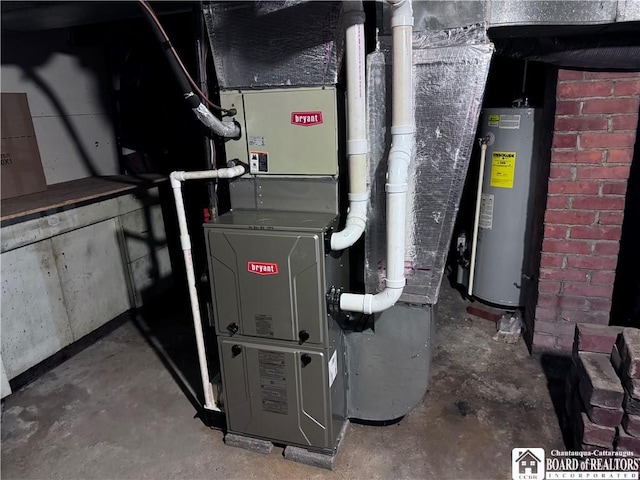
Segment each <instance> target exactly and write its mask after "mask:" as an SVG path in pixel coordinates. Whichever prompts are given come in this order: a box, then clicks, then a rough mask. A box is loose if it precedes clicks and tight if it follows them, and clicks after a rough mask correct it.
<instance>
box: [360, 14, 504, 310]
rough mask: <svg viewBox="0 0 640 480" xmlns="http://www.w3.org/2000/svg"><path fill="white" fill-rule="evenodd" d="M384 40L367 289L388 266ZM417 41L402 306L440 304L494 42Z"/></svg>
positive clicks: (375, 82) (375, 75)
mask: <svg viewBox="0 0 640 480" xmlns="http://www.w3.org/2000/svg"><path fill="white" fill-rule="evenodd" d="M443 39H445V40H444V41H443ZM446 39H448V40H446ZM382 43H383V45H384V46H383V47H382V49H381V51H378V52H374V53H372V54H370V55H369V56H368V58H367V60H368V65H367V82H368V92H367V103H368V109H369V125H368V130H369V140H370V158H369V178H368V182H369V184H370V188H371V198H370V205H369V210H368V222H367V230H366V241H365V282H366V287H367V291H369V292H374V291H377V290H381V289H382V288H383V287H384V283H383V280H384V276H385V269H386V265H385V260H386V240H385V238H386V236H385V235H386V222H385V216H386V214H385V175H386V171H387V155H388V149H389V143H390V134H389V131H388V130H389V126H390V125H391V120H390V112H391V109H390V106H391V53H390V48H389V42H388V41H387V40H386V39H385V41H384V42H382ZM414 44H415V45H414V50H413V64H414V68H413V82H414V106H415V107H414V108H415V120H416V145H415V158H414V161H413V162H412V164H411V166H410V169H409V195H408V197H409V198H408V202H407V223H406V227H407V228H406V251H405V252H406V253H405V276H406V277H407V285H406V287H405V290H404V294H403V296H402V297H401V301H404V302H408V303H420V304H425V303H431V304H433V303H436V302H437V300H438V294H439V291H440V282H441V280H442V276H443V273H444V267H445V262H446V258H447V253H448V251H449V245H450V241H451V235H452V233H453V227H454V223H455V218H456V214H457V211H458V208H459V204H460V197H461V194H462V189H463V186H464V181H465V178H466V175H467V168H468V166H469V158H470V155H471V150H472V147H473V142H474V141H475V136H476V128H477V123H478V117H479V114H480V107H481V105H482V97H483V94H484V89H485V83H486V80H487V75H488V72H489V64H490V61H491V56H492V53H493V45H492V44H491V43H489V41H488V39H487V36H486V32H485V31H484V27H483V26H474V27H466V28H463V29H456V31H452V32H441V33H435V34H433V35H428V36H425V35H419V34H418V35H415V36H414ZM416 47H418V48H416ZM387 107H389V108H387Z"/></svg>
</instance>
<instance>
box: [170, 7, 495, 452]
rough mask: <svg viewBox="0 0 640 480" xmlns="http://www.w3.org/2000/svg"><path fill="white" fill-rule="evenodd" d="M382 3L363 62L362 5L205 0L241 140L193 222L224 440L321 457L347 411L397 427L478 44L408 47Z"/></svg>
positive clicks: (482, 53) (462, 143)
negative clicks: (226, 173) (381, 19)
mask: <svg viewBox="0 0 640 480" xmlns="http://www.w3.org/2000/svg"><path fill="white" fill-rule="evenodd" d="M389 11H390V12H391V16H392V18H391V19H390V20H391V21H390V23H389V24H390V25H391V29H392V35H391V37H392V38H390V37H387V38H381V39H380V42H379V46H380V48H378V49H376V50H375V51H373V52H371V53H369V55H365V41H364V40H365V39H364V29H363V25H364V21H365V19H364V12H363V11H362V4H361V2H338V1H330V2H304V1H303V2H209V3H205V4H204V16H205V20H206V25H207V31H208V35H209V40H210V44H211V49H212V53H213V59H214V63H215V71H216V76H217V79H218V84H219V86H220V101H221V106H222V107H223V108H224V109H226V111H227V112H233V113H231V114H230V115H231V116H230V117H229V116H227V118H225V119H224V121H225V122H227V124H229V123H230V122H235V125H237V126H239V130H240V132H241V135H238V136H237V138H231V139H227V140H226V141H225V156H226V157H225V160H226V161H227V162H228V163H235V164H236V165H237V164H238V163H239V164H241V165H242V166H243V168H244V174H242V176H240V177H238V178H234V179H233V180H231V181H230V182H229V193H230V200H231V207H232V210H231V211H230V212H229V213H226V214H224V215H222V216H220V217H218V218H215V219H213V220H211V221H209V222H207V223H206V224H205V225H204V233H205V239H206V245H207V256H208V268H209V278H210V280H211V296H212V311H213V317H214V324H215V331H216V337H217V339H216V343H217V348H218V357H219V358H218V360H219V364H220V373H221V389H220V396H219V398H218V399H217V402H216V403H217V407H218V408H220V409H221V410H222V411H224V413H225V416H226V420H227V428H228V432H227V436H226V437H225V441H227V442H228V443H230V444H236V445H239V442H240V440H236V439H245V440H246V441H248V442H249V443H251V442H258V443H259V442H263V443H262V444H263V446H264V449H265V450H266V449H267V446H266V444H267V443H268V444H270V443H280V444H285V445H286V448H285V452H284V454H285V457H287V451H288V450H290V449H291V450H292V451H294V452H295V451H297V450H304V451H308V452H310V453H311V454H313V455H315V456H314V457H313V458H314V459H317V458H318V456H324V457H328V456H332V455H333V454H334V453H335V452H336V449H337V447H338V445H339V442H340V439H341V438H342V434H343V432H344V431H345V429H344V427H345V426H346V425H347V419H359V420H365V421H371V422H388V421H391V420H396V419H398V418H400V417H402V416H404V415H406V414H408V413H409V412H410V411H411V410H412V409H413V408H415V406H416V405H418V404H420V402H421V401H422V399H423V397H424V394H425V392H426V389H427V385H428V380H429V371H430V359H431V350H432V339H433V329H434V326H433V325H434V323H435V321H434V320H435V308H434V305H435V303H436V302H437V298H438V292H439V286H440V281H441V279H442V275H443V271H444V265H445V259H446V253H447V250H448V245H449V241H450V238H451V234H452V231H453V224H454V220H455V212H456V211H457V207H458V203H459V197H460V193H461V190H462V186H463V184H464V178H465V175H466V168H467V165H468V160H469V156H470V151H471V146H472V144H473V138H474V135H475V127H476V124H477V117H478V114H479V109H480V104H481V98H482V91H483V90H484V82H485V80H486V75H487V72H488V67H489V60H490V57H491V53H492V51H493V47H492V45H491V44H490V43H489V42H488V39H487V38H486V32H485V33H484V34H482V35H480V34H479V33H478V32H472V33H473V37H472V38H470V39H461V40H460V43H459V45H456V46H453V47H451V46H450V47H447V48H443V49H438V48H435V49H434V48H429V47H428V46H427V47H424V48H415V46H414V48H413V49H412V48H411V42H406V41H405V40H406V39H410V38H411V23H412V22H413V20H412V18H411V15H412V13H411V2H410V1H406V2H390V3H389V10H388V11H387V12H389ZM302 19H304V20H302ZM396 33H398V35H396ZM480 33H482V32H480ZM397 41H399V42H400V43H398V45H397V47H398V48H395V47H394V48H392V44H396V42H397ZM474 42H480V43H478V44H474ZM345 45H346V48H345ZM345 54H346V55H345ZM345 56H346V59H345V61H344V62H343V57H345ZM343 64H344V70H345V72H344V77H345V78H346V82H345V83H346V88H343V86H342V85H341V84H339V82H338V79H339V78H341V77H342V75H341V72H340V68H341V66H343ZM365 70H366V76H365ZM392 73H393V74H392ZM459 78H473V79H474V82H473V85H472V88H468V87H467V86H462V87H461V88H460V89H457V86H459V82H458V81H457V80H458V79H459ZM392 79H395V81H392ZM451 86H453V87H455V88H454V91H451V90H450V88H451ZM443 89H444V90H443ZM434 102H435V105H437V108H440V109H441V111H442V112H447V115H448V116H447V118H449V117H451V118H453V119H454V120H453V121H447V122H444V123H443V122H442V115H434V114H433V110H434ZM392 105H394V106H397V107H398V108H392ZM416 132H420V133H419V134H420V135H421V137H420V141H417V138H416ZM433 132H436V133H438V135H437V136H436V137H432V136H429V135H432V134H433ZM434 135H435V134H434ZM427 137H428V138H427ZM443 151H446V152H456V153H455V155H456V159H455V161H453V160H452V158H450V156H448V155H441V154H440V153H439V152H443ZM434 173H437V175H434ZM174 191H175V190H174ZM354 232H355V233H354ZM198 313H199V311H198V312H196V314H194V318H195V317H197V314H198ZM196 328H197V327H196ZM199 353H202V349H199ZM212 353H213V352H212V351H209V352H208V354H209V356H210V357H209V359H208V361H209V362H208V363H210V364H212V365H213V364H214V363H215V362H214V359H213V358H211V355H212ZM201 357H202V355H201V356H200V358H201ZM205 364H206V362H205ZM201 365H202V361H201ZM202 371H203V369H202V367H201V372H202ZM203 376H208V374H207V375H203ZM208 382H209V378H204V380H203V384H204V387H205V389H206V388H207V387H208V386H211V384H210V383H208ZM206 391H207V390H205V392H206ZM210 409H212V408H210ZM230 436H233V438H234V440H233V441H229V438H230ZM239 446H241V445H239ZM245 446H248V445H247V444H246V443H245ZM296 449H297V450H296ZM289 458H293V456H291V457H289ZM298 459H299V458H298ZM300 461H303V460H300ZM308 461H311V462H315V461H316V460H308ZM314 464H316V463H314Z"/></svg>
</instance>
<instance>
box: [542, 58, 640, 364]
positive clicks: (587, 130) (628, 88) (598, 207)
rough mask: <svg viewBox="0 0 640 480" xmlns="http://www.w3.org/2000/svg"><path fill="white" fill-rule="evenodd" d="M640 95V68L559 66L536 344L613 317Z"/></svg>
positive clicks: (554, 344)
mask: <svg viewBox="0 0 640 480" xmlns="http://www.w3.org/2000/svg"><path fill="white" fill-rule="evenodd" d="M639 98H640V72H632V73H628V72H627V73H613V72H584V71H573V70H560V71H559V72H558V82H557V88H556V114H555V125H554V130H555V131H554V137H553V144H552V151H551V166H550V173H549V182H548V193H547V206H546V212H545V215H544V240H543V243H542V252H541V260H540V270H539V275H538V278H539V281H538V301H537V307H536V309H535V325H534V333H533V339H532V349H533V350H534V351H536V350H556V351H561V352H566V353H568V352H570V351H571V347H572V344H573V338H574V329H575V325H576V324H580V323H590V324H600V325H607V324H608V323H609V313H610V310H611V297H612V293H613V282H614V279H615V269H616V265H617V261H618V251H619V242H620V235H621V231H622V222H623V216H624V205H625V193H626V191H627V180H628V178H629V169H630V164H631V160H632V158H633V147H634V144H635V141H636V132H637V125H638V107H639V103H640V100H639Z"/></svg>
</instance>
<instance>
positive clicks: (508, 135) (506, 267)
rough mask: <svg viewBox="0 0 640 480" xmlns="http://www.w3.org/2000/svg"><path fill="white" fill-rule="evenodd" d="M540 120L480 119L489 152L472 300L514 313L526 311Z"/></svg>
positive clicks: (510, 115)
mask: <svg viewBox="0 0 640 480" xmlns="http://www.w3.org/2000/svg"><path fill="white" fill-rule="evenodd" d="M539 114H540V111H539V110H535V109H533V108H487V109H485V110H483V111H482V113H481V115H480V126H479V134H480V137H481V138H486V139H487V150H486V156H485V164H484V175H483V182H482V194H481V197H480V215H479V217H478V219H477V228H478V240H477V245H476V261H475V274H474V278H473V283H472V285H473V291H472V294H473V296H475V297H477V298H479V299H480V300H483V301H486V302H489V303H492V304H496V305H500V306H504V307H510V308H517V307H522V306H523V305H524V303H523V302H524V298H525V297H524V293H523V282H526V279H524V278H523V262H524V260H525V253H526V252H527V250H528V246H529V238H528V232H529V225H530V217H531V212H532V206H533V201H534V195H535V190H534V188H533V185H534V182H535V170H536V168H537V164H536V142H537V141H538V138H537V132H538V130H537V128H536V127H537V124H538V123H539V118H540V115H539Z"/></svg>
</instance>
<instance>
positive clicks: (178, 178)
mask: <svg viewBox="0 0 640 480" xmlns="http://www.w3.org/2000/svg"><path fill="white" fill-rule="evenodd" d="M183 180H184V172H182V171H178V172H171V173H170V174H169V181H170V182H171V188H173V189H178V188H181V187H182V185H181V182H182V181H183Z"/></svg>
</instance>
